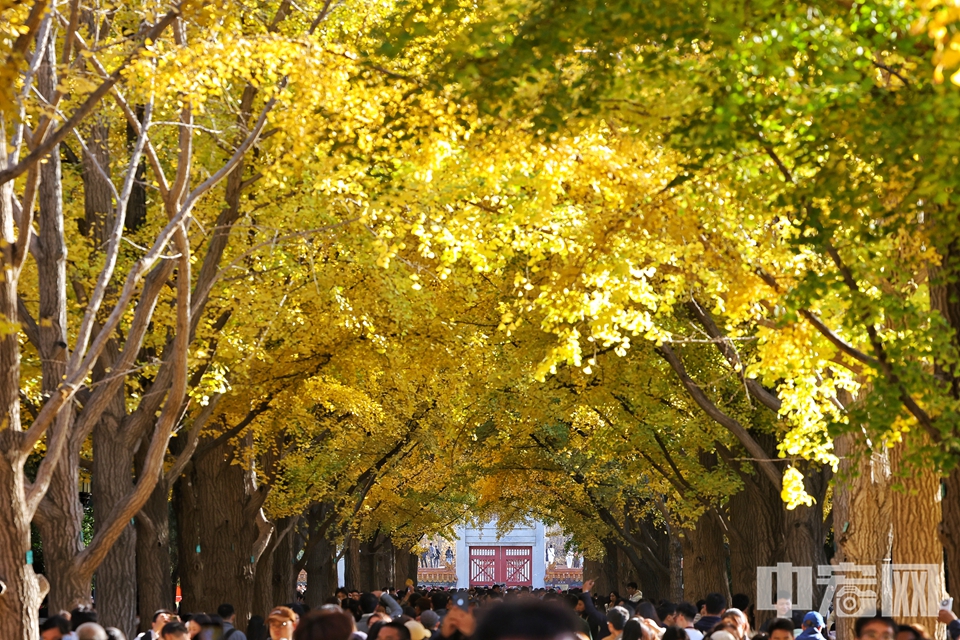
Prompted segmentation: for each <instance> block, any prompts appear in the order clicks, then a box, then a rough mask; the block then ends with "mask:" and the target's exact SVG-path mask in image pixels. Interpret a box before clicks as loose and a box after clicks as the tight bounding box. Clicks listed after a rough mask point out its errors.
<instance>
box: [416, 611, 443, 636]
mask: <svg viewBox="0 0 960 640" xmlns="http://www.w3.org/2000/svg"><path fill="white" fill-rule="evenodd" d="M419 620H420V624H422V625H423V628H424V629H426V630H427V631H429V632H430V635H431V636H433V635H437V629H439V628H440V616H438V615H437V612H436V611H433V610H432V609H426V610H425V611H423V612H422V613H421V614H420V618H419Z"/></svg>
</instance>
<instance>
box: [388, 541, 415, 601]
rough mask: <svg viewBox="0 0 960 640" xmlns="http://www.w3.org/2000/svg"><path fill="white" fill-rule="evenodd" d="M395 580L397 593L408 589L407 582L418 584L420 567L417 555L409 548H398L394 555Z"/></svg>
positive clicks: (394, 584)
mask: <svg viewBox="0 0 960 640" xmlns="http://www.w3.org/2000/svg"><path fill="white" fill-rule="evenodd" d="M393 565H394V572H395V575H394V578H393V586H394V587H396V589H397V591H401V592H402V591H403V590H404V589H406V588H407V580H413V584H416V583H417V567H418V566H419V563H418V558H417V554H416V552H415V551H412V550H410V549H408V548H400V547H397V548H396V553H395V554H394V561H393Z"/></svg>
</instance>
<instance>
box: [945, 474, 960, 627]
mask: <svg viewBox="0 0 960 640" xmlns="http://www.w3.org/2000/svg"><path fill="white" fill-rule="evenodd" d="M944 488H945V489H946V495H945V496H944V497H943V502H942V503H941V506H942V508H943V521H942V522H941V524H940V539H941V541H942V542H943V547H944V551H945V552H946V556H947V563H946V564H947V567H946V569H947V579H948V580H949V583H948V584H947V592H948V593H950V594H953V596H954V598H953V612H954V613H956V614H958V615H960V466H958V467H954V469H953V471H951V472H950V475H949V476H947V478H946V480H945V481H944Z"/></svg>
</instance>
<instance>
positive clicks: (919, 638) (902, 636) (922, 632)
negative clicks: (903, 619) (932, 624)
mask: <svg viewBox="0 0 960 640" xmlns="http://www.w3.org/2000/svg"><path fill="white" fill-rule="evenodd" d="M897 640H930V634H929V633H928V632H927V628H926V627H925V626H923V625H922V624H902V625H900V626H899V627H898V628H897Z"/></svg>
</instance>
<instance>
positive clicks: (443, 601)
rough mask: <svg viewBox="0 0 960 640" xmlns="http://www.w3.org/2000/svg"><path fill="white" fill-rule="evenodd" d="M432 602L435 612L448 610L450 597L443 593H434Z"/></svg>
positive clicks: (431, 596)
mask: <svg viewBox="0 0 960 640" xmlns="http://www.w3.org/2000/svg"><path fill="white" fill-rule="evenodd" d="M430 601H431V602H432V603H433V610H434V611H437V610H438V609H446V608H447V603H448V602H450V595H449V594H447V593H445V592H443V591H434V592H432V593H431V594H430Z"/></svg>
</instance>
